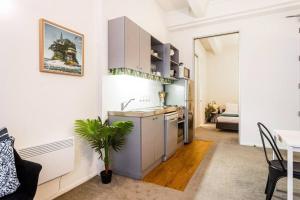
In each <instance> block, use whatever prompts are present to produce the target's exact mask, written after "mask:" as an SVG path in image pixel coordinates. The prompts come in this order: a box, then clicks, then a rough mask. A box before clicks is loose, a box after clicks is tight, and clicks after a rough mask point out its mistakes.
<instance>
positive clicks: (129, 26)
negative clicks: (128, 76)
mask: <svg viewBox="0 0 300 200" xmlns="http://www.w3.org/2000/svg"><path fill="white" fill-rule="evenodd" d="M139 38H140V27H139V26H138V25H137V24H135V23H134V22H132V21H131V20H129V19H128V18H126V17H125V67H126V68H131V69H135V70H138V69H139V68H140V67H139V66H140V59H139V57H140V53H139V52H140V39H139Z"/></svg>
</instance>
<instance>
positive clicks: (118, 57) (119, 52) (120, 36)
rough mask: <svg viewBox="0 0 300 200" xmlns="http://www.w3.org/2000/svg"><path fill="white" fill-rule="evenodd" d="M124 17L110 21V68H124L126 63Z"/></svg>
mask: <svg viewBox="0 0 300 200" xmlns="http://www.w3.org/2000/svg"><path fill="white" fill-rule="evenodd" d="M124 20H125V19H124V17H120V18H116V19H112V20H109V21H108V67H109V68H123V67H125V66H124V63H125V57H124V56H125V54H124V51H125V41H124V39H125V38H124V32H125V21H124Z"/></svg>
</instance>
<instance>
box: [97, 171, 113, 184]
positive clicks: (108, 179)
mask: <svg viewBox="0 0 300 200" xmlns="http://www.w3.org/2000/svg"><path fill="white" fill-rule="evenodd" d="M100 175H101V181H102V183H103V184H108V183H110V182H111V177H112V171H111V170H108V173H106V172H105V170H103V171H102V172H101V173H100Z"/></svg>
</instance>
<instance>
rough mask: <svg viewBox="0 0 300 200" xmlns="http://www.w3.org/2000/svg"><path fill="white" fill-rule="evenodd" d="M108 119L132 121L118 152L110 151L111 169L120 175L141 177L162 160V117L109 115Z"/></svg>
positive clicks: (111, 120)
mask: <svg viewBox="0 0 300 200" xmlns="http://www.w3.org/2000/svg"><path fill="white" fill-rule="evenodd" d="M109 121H110V122H113V121H132V122H133V124H134V128H133V131H132V132H131V133H130V134H129V135H128V136H127V138H126V142H125V145H124V146H123V148H122V149H121V150H120V151H119V152H114V151H112V152H111V159H112V166H111V168H112V170H113V171H114V172H115V173H117V174H120V175H124V176H128V177H131V178H135V179H142V178H143V177H144V176H145V175H146V174H147V173H148V172H149V171H150V170H152V169H153V168H154V167H155V166H157V165H158V164H159V163H161V162H162V157H163V154H164V117H163V115H155V116H150V117H142V118H140V117H124V116H109Z"/></svg>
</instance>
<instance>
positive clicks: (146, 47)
mask: <svg viewBox="0 0 300 200" xmlns="http://www.w3.org/2000/svg"><path fill="white" fill-rule="evenodd" d="M140 69H141V70H142V71H143V72H146V73H150V72H151V35H150V34H149V33H147V32H146V31H144V30H143V29H142V28H140Z"/></svg>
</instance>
